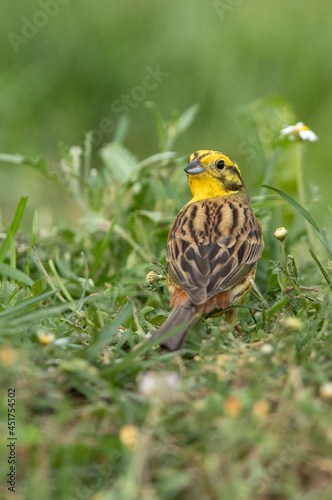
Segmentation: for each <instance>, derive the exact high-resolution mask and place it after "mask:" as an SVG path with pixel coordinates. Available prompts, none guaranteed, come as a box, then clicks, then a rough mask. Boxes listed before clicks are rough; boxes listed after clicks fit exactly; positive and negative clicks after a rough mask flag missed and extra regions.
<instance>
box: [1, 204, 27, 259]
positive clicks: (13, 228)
mask: <svg viewBox="0 0 332 500" xmlns="http://www.w3.org/2000/svg"><path fill="white" fill-rule="evenodd" d="M27 201H28V197H27V196H25V197H22V198H21V199H20V201H19V203H18V205H17V209H16V212H15V215H14V218H13V221H12V223H11V225H10V228H9V229H8V232H7V236H6V238H5V239H4V240H3V242H2V245H1V247H0V262H3V260H4V259H5V257H6V254H7V251H8V250H9V248H10V241H11V239H12V238H14V236H15V234H16V233H17V230H18V228H19V226H20V223H21V219H22V216H23V212H24V209H25V205H26V204H27Z"/></svg>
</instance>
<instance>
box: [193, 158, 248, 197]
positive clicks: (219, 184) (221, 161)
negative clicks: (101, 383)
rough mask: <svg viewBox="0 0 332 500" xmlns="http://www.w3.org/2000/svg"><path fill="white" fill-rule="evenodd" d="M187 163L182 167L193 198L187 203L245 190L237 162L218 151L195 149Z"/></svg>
mask: <svg viewBox="0 0 332 500" xmlns="http://www.w3.org/2000/svg"><path fill="white" fill-rule="evenodd" d="M189 162H190V163H189V165H188V166H187V167H186V168H185V169H184V171H185V172H187V174H188V176H189V186H190V189H191V193H192V195H193V199H192V200H190V202H189V203H193V202H195V201H199V200H205V199H207V198H219V197H222V196H228V195H232V194H233V195H234V194H235V193H242V194H243V196H245V197H247V196H248V195H247V190H246V187H245V185H244V182H243V180H242V177H241V172H240V169H239V167H238V166H237V164H236V163H235V162H234V161H232V160H231V159H230V158H229V157H228V156H226V155H224V154H222V153H219V152H218V151H211V150H204V149H203V150H201V151H196V153H193V154H192V155H191V156H190V157H189Z"/></svg>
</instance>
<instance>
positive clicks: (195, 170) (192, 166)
mask: <svg viewBox="0 0 332 500" xmlns="http://www.w3.org/2000/svg"><path fill="white" fill-rule="evenodd" d="M184 171H185V172H187V174H189V175H193V174H201V173H202V172H204V168H203V167H202V166H201V165H200V163H199V161H198V160H197V159H195V160H193V161H192V162H191V163H189V165H188V166H187V167H186V168H185V169H184Z"/></svg>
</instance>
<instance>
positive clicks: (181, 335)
mask: <svg viewBox="0 0 332 500" xmlns="http://www.w3.org/2000/svg"><path fill="white" fill-rule="evenodd" d="M198 316H200V314H197V312H196V310H195V306H194V305H193V303H192V302H191V300H190V299H187V300H185V301H184V302H182V304H180V305H179V306H178V307H176V308H175V309H173V311H172V313H171V315H170V316H169V318H168V319H167V320H166V321H165V323H164V324H163V325H162V326H161V327H160V328H158V330H157V331H156V332H155V333H154V334H153V335H152V337H151V338H150V340H155V339H157V338H159V337H161V336H164V335H165V334H166V333H167V332H171V330H173V331H174V335H172V336H171V337H169V338H167V339H164V340H161V341H160V345H161V347H163V348H164V349H167V350H168V351H171V352H172V351H179V350H180V349H182V346H183V344H184V341H185V340H186V336H187V333H188V330H189V328H190V327H191V325H192V324H193V323H194V322H195V321H196V319H197V317H198Z"/></svg>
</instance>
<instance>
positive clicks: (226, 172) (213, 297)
mask: <svg viewBox="0 0 332 500" xmlns="http://www.w3.org/2000/svg"><path fill="white" fill-rule="evenodd" d="M189 161H190V163H189V165H188V166H187V167H186V168H185V169H184V170H185V172H186V173H187V174H188V176H189V186H190V189H191V193H192V195H193V198H192V200H190V202H189V203H187V205H185V206H184V207H183V209H182V210H181V211H180V213H179V214H178V216H177V217H176V219H175V222H174V224H173V227H172V229H171V231H170V233H169V236H168V242H167V254H166V261H167V271H168V277H167V286H168V288H169V290H170V292H171V300H170V305H171V306H173V311H172V313H171V315H170V317H169V318H168V319H167V320H166V321H165V323H164V324H163V325H162V326H161V327H160V328H159V329H158V330H157V331H156V332H155V333H154V335H153V336H152V338H151V340H154V339H156V338H158V337H160V336H161V335H162V336H164V337H165V334H166V333H167V332H169V331H170V330H172V331H174V335H172V336H171V337H170V338H168V339H166V340H161V345H162V347H164V348H165V349H168V350H169V351H177V350H178V349H181V348H182V346H183V344H184V341H185V339H186V335H187V332H188V329H189V328H190V326H191V325H192V324H193V323H194V322H195V321H196V320H197V319H198V318H199V317H201V316H204V317H206V316H209V315H211V314H213V313H216V312H218V311H219V314H223V313H225V319H226V321H227V322H229V323H232V322H235V320H236V316H237V309H236V308H231V309H229V306H232V305H235V304H239V303H241V302H243V300H244V297H245V296H246V294H247V293H248V292H249V290H250V289H251V286H252V282H253V280H254V278H255V272H256V267H257V262H258V259H259V258H260V257H261V255H262V251H263V246H264V243H263V238H262V229H261V226H260V224H259V222H258V220H257V219H256V217H255V216H254V213H253V211H252V208H251V203H250V198H249V194H248V192H247V189H246V187H245V185H244V182H243V180H242V177H241V172H240V169H239V167H238V166H237V164H236V163H235V162H233V161H232V160H231V159H230V158H228V156H226V155H224V154H222V153H219V152H218V151H206V150H202V151H197V152H196V153H193V154H192V155H191V156H190V158H189Z"/></svg>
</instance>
